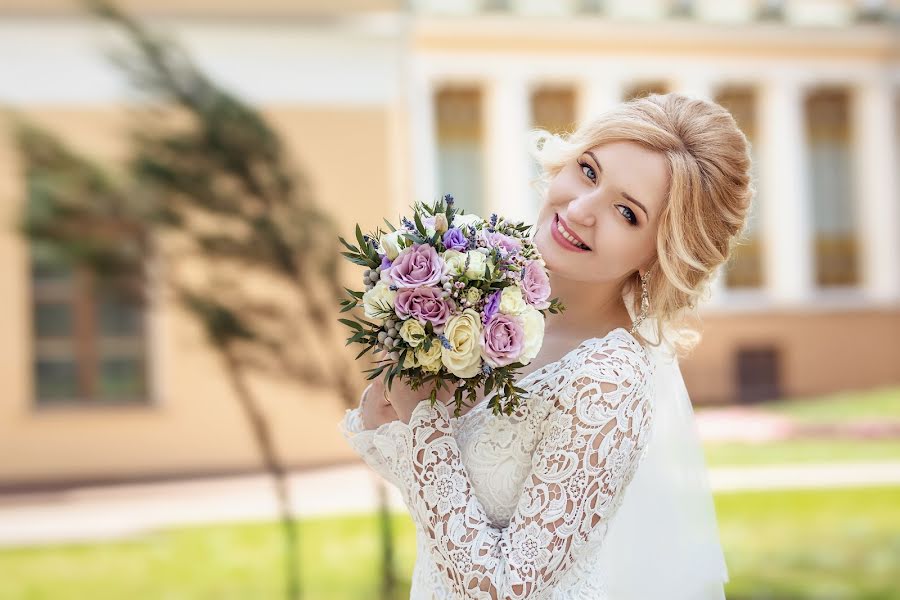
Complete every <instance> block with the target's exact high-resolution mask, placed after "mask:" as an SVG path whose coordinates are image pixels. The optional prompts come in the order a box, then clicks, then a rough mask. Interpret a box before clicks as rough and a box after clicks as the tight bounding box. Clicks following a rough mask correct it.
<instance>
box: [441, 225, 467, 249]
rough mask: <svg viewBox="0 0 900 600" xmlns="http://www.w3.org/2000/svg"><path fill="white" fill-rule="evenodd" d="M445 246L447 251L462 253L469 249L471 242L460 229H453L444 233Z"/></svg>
mask: <svg viewBox="0 0 900 600" xmlns="http://www.w3.org/2000/svg"><path fill="white" fill-rule="evenodd" d="M444 246H445V247H446V248H447V250H459V251H460V252H462V251H464V250H467V249H468V248H469V240H467V239H466V236H465V234H464V233H463V232H462V231H460V230H459V228H458V227H451V228H450V229H448V230H447V231H446V232H445V233H444Z"/></svg>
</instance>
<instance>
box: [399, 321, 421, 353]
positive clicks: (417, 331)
mask: <svg viewBox="0 0 900 600" xmlns="http://www.w3.org/2000/svg"><path fill="white" fill-rule="evenodd" d="M400 337H402V338H403V341H404V342H406V343H407V344H409V345H410V346H412V347H413V348H415V347H416V346H418V345H419V344H421V343H422V340H424V339H425V328H424V327H422V324H421V323H419V321H418V320H416V319H407V320H405V321H403V325H401V326H400Z"/></svg>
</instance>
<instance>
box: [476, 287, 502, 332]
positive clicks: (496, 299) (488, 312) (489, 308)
mask: <svg viewBox="0 0 900 600" xmlns="http://www.w3.org/2000/svg"><path fill="white" fill-rule="evenodd" d="M500 292H501V290H497V291H496V292H494V293H493V294H491V295H490V296H488V299H487V302H485V303H484V315H483V316H482V317H481V322H482V324H486V323H487V322H488V321H489V320H490V318H491V317H493V316H494V314H495V313H496V312H497V310H498V309H499V308H500Z"/></svg>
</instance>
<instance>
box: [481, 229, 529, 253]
mask: <svg viewBox="0 0 900 600" xmlns="http://www.w3.org/2000/svg"><path fill="white" fill-rule="evenodd" d="M478 234H479V236H481V239H482V240H483V241H484V245H485V246H487V247H488V248H502V249H504V250H506V251H507V252H512V251H514V250H521V249H522V240H520V239H518V238H514V237H512V236H509V235H506V234H505V233H500V232H499V231H494V232H491V231H488V230H487V228H484V229H482V230H481V231H479V233H478Z"/></svg>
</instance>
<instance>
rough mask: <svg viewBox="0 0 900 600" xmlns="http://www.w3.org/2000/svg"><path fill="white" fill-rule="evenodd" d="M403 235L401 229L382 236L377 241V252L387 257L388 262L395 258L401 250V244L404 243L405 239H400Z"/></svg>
mask: <svg viewBox="0 0 900 600" xmlns="http://www.w3.org/2000/svg"><path fill="white" fill-rule="evenodd" d="M403 233H404V231H403V230H402V229H398V230H397V231H391V232H390V233H385V234H384V235H382V236H381V239H379V240H378V252H380V253H381V254H385V255H387V257H388V260H394V259H395V258H397V255H398V254H400V250H402V249H403V242H405V241H406V238H401V237H400V236H402V235H403Z"/></svg>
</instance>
